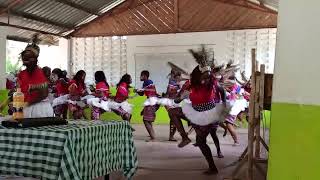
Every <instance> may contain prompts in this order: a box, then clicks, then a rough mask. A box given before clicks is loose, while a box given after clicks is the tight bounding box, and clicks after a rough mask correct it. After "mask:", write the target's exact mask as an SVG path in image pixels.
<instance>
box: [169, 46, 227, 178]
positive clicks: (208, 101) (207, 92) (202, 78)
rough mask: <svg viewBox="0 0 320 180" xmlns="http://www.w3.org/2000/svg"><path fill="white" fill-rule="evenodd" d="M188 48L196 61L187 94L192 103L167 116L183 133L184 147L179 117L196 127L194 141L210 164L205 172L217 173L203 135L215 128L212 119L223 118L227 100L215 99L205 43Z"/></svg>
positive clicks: (185, 143)
mask: <svg viewBox="0 0 320 180" xmlns="http://www.w3.org/2000/svg"><path fill="white" fill-rule="evenodd" d="M190 52H191V53H192V55H193V57H194V58H195V59H196V61H197V63H198V64H199V65H198V66H197V67H196V68H195V69H194V70H193V71H192V74H191V81H190V82H191V84H190V85H191V92H190V95H189V97H190V101H191V103H190V104H187V103H185V104H184V105H183V106H182V108H177V110H175V111H170V116H171V118H172V120H173V122H174V124H175V126H176V127H177V129H178V131H179V133H180V135H181V136H182V141H181V142H180V143H179V145H178V147H184V146H186V145H187V144H189V143H190V142H191V140H190V139H189V137H188V135H187V133H186V132H185V130H184V128H183V125H182V122H181V119H185V120H188V121H190V122H191V123H192V126H193V127H194V129H195V131H196V142H197V144H198V146H199V148H200V150H201V152H202V154H203V155H204V156H205V158H206V160H207V162H208V164H209V169H208V170H207V171H206V172H205V174H217V173H218V169H217V168H216V166H215V163H214V161H213V157H212V153H211V150H210V147H209V146H208V145H207V143H206V138H207V136H208V134H209V133H210V132H212V131H214V123H216V122H218V121H219V120H221V118H223V111H224V109H225V106H226V104H225V103H223V104H216V103H215V90H216V88H215V87H214V82H213V78H212V73H211V67H210V65H209V63H210V62H209V61H210V60H209V55H208V53H207V52H206V50H205V48H204V46H202V50H201V51H199V52H195V51H193V50H190ZM181 100H182V99H181V98H177V99H176V102H180V101H181Z"/></svg>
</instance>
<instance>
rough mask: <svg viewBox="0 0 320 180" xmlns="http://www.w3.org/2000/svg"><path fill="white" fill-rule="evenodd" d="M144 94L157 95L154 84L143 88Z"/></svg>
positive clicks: (148, 95)
mask: <svg viewBox="0 0 320 180" xmlns="http://www.w3.org/2000/svg"><path fill="white" fill-rule="evenodd" d="M144 95H145V96H147V97H148V98H149V97H155V96H157V90H156V86H155V85H154V84H151V85H149V86H147V87H145V88H144Z"/></svg>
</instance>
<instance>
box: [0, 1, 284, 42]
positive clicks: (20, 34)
mask: <svg viewBox="0 0 320 180" xmlns="http://www.w3.org/2000/svg"><path fill="white" fill-rule="evenodd" d="M277 8H278V0H259V1H248V0H197V1H194V0H0V26H9V27H13V28H14V31H15V32H12V33H10V34H12V35H9V36H8V39H13V40H20V41H28V39H30V37H31V36H32V34H34V33H35V32H38V33H40V34H42V39H47V43H48V44H50V42H51V41H54V42H55V41H56V40H57V37H72V36H76V37H84V36H85V37H88V36H113V35H136V34H163V33H179V32H199V31H214V30H230V29H243V28H265V27H275V26H276V20H277V11H276V10H277ZM51 43H52V42H51Z"/></svg>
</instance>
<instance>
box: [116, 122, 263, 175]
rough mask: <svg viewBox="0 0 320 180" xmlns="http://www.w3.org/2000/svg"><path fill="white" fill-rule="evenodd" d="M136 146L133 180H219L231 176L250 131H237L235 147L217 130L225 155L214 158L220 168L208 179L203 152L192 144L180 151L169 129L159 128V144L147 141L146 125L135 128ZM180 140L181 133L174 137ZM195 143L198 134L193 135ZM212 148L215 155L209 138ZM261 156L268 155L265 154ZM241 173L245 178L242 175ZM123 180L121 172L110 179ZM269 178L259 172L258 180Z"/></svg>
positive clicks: (228, 138)
mask: <svg viewBox="0 0 320 180" xmlns="http://www.w3.org/2000/svg"><path fill="white" fill-rule="evenodd" d="M134 128H135V129H136V131H135V132H134V139H135V145H136V148H137V153H138V161H139V162H138V163H139V168H138V171H137V173H136V175H135V176H134V178H133V179H134V180H180V179H181V180H207V179H210V180H220V179H227V178H230V177H231V173H232V172H233V170H234V168H235V167H236V166H231V167H228V166H229V165H230V164H232V163H233V162H235V161H236V160H237V159H238V158H239V156H240V155H241V153H242V152H243V150H244V149H245V147H246V145H247V129H238V130H237V131H238V133H239V139H240V144H241V145H240V146H236V147H234V146H232V145H233V140H232V138H231V136H230V135H229V134H228V136H227V137H225V138H223V137H222V131H218V136H219V139H220V144H221V149H222V152H223V154H224V156H225V158H223V159H218V158H217V157H215V158H214V160H215V163H216V165H217V167H218V169H219V174H218V175H213V176H206V175H203V174H202V172H203V171H205V170H206V169H207V164H206V161H205V159H204V157H203V156H202V154H201V152H200V150H199V149H198V148H196V147H194V146H193V145H192V144H190V145H188V146H186V147H184V148H182V149H180V148H178V147H177V142H168V141H167V139H168V134H169V127H168V126H156V127H155V131H156V133H157V141H156V142H145V140H146V139H148V136H147V132H146V130H145V128H144V126H143V125H134ZM175 137H176V138H177V139H178V140H179V139H180V136H179V134H176V136H175ZM190 137H191V139H192V140H193V142H194V141H195V133H193V134H192V135H191V136H190ZM208 142H209V146H210V148H211V150H212V153H213V155H214V156H216V149H215V146H214V144H213V142H212V139H211V137H209V138H208ZM262 154H263V155H262V156H264V157H265V156H266V155H265V153H262ZM261 165H262V169H263V171H264V172H266V164H261ZM244 170H245V168H243V170H242V171H243V173H240V177H239V178H240V179H246V178H245V176H244V175H245V172H244ZM241 174H242V175H241ZM122 179H124V178H123V177H122V176H121V175H119V173H114V174H112V176H111V180H122ZM260 179H261V180H263V179H266V178H265V176H263V175H261V174H260V173H256V175H255V180H260Z"/></svg>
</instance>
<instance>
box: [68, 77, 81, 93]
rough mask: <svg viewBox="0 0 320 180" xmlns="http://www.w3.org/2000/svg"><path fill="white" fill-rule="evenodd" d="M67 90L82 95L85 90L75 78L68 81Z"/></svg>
mask: <svg viewBox="0 0 320 180" xmlns="http://www.w3.org/2000/svg"><path fill="white" fill-rule="evenodd" d="M70 86H74V87H75V88H72V89H70ZM70 90H71V91H70ZM69 91H70V93H71V94H75V95H80V96H82V95H83V94H84V92H85V86H84V84H83V83H80V84H77V82H76V81H75V80H71V81H70V82H69ZM72 91H73V92H72Z"/></svg>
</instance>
